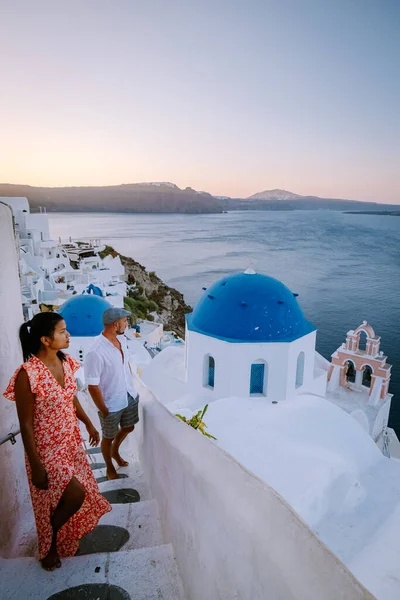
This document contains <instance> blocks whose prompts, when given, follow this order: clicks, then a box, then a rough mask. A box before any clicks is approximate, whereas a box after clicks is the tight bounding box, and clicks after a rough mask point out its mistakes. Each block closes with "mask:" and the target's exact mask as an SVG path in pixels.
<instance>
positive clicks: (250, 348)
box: [186, 331, 322, 401]
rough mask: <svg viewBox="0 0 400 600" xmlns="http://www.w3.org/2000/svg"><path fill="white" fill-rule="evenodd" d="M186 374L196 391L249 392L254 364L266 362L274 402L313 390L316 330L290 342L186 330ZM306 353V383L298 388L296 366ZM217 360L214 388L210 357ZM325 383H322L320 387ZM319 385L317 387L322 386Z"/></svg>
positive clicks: (224, 394) (214, 395)
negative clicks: (250, 340) (227, 338)
mask: <svg viewBox="0 0 400 600" xmlns="http://www.w3.org/2000/svg"><path fill="white" fill-rule="evenodd" d="M186 344H187V346H188V351H187V376H188V382H189V386H190V388H191V389H192V390H193V392H194V393H202V394H206V395H207V394H208V395H209V396H210V399H211V398H214V399H216V398H223V397H227V396H244V397H246V396H249V395H250V370H251V365H252V364H253V363H255V362H257V361H260V360H261V361H264V362H265V363H266V367H265V371H266V375H265V387H264V394H263V395H265V396H266V397H267V398H269V399H271V400H275V401H280V400H284V399H285V398H288V397H290V396H292V395H293V394H295V393H296V392H299V393H304V391H315V390H314V386H313V383H314V363H315V332H312V333H310V334H308V335H306V336H304V337H302V338H300V339H298V340H295V341H294V342H291V343H283V342H271V343H249V344H247V343H230V342H226V341H223V340H219V339H216V338H213V337H210V336H206V335H202V334H199V333H197V332H194V331H187V332H186ZM301 352H304V374H303V383H302V385H301V386H299V387H297V388H296V365H297V360H298V357H299V354H300V353H301ZM208 356H211V357H212V358H213V359H214V361H215V375H214V388H213V389H211V388H210V387H209V386H207V371H208V365H207V357H208ZM320 387H322V386H319V388H320ZM319 388H318V389H319Z"/></svg>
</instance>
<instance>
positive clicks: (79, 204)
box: [0, 182, 223, 214]
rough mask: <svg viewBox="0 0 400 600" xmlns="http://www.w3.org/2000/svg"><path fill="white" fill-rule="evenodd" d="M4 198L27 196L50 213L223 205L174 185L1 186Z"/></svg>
mask: <svg viewBox="0 0 400 600" xmlns="http://www.w3.org/2000/svg"><path fill="white" fill-rule="evenodd" d="M0 196H26V198H28V200H29V204H30V206H31V208H32V209H33V210H38V209H39V206H44V207H46V210H47V211H49V212H66V211H68V212H70V211H74V212H89V211H97V212H129V213H130V212H133V213H191V214H193V213H194V214H196V213H220V212H222V210H223V208H222V203H221V201H220V200H218V199H216V198H214V197H213V196H212V195H211V194H208V193H207V192H196V190H193V189H192V188H190V187H187V188H185V189H184V190H182V189H180V188H179V187H178V186H177V185H175V184H174V183H169V182H151V183H127V184H122V185H113V186H104V187H103V186H102V187H98V186H87V187H53V188H50V187H33V186H30V185H14V184H8V183H0Z"/></svg>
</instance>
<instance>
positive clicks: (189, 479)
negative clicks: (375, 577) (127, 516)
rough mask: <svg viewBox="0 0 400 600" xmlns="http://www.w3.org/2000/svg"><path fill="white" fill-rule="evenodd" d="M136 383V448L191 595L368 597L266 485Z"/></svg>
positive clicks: (199, 598)
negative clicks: (138, 408)
mask: <svg viewBox="0 0 400 600" xmlns="http://www.w3.org/2000/svg"><path fill="white" fill-rule="evenodd" d="M136 384H137V386H138V388H139V392H140V396H141V411H142V414H141V421H140V424H139V426H138V427H137V429H136V430H135V432H136V440H137V442H138V447H139V453H140V456H141V460H142V461H143V465H144V467H145V471H146V474H147V477H148V480H149V483H150V486H151V489H152V493H153V496H154V497H155V498H156V499H157V501H158V503H159V507H160V516H161V522H162V527H163V532H164V535H165V539H166V540H168V541H171V542H172V544H173V546H174V551H175V554H176V557H177V563H178V566H179V570H180V575H181V578H182V580H183V583H184V586H185V588H186V593H187V596H188V597H189V598H191V600H204V599H205V598H207V599H210V600H211V599H216V598H218V599H219V600H231V598H232V590H234V591H235V597H238V598H241V599H242V600H264V599H265V598H268V599H269V600H322V599H323V600H338V598H339V596H340V599H341V600H358V599H364V600H367V599H368V600H373V596H372V595H371V594H370V593H369V592H368V591H367V590H365V588H363V586H362V585H361V584H360V583H359V582H358V581H357V580H356V579H355V578H354V577H353V575H352V574H351V573H350V572H349V571H348V570H347V568H346V567H345V566H344V565H343V564H342V563H341V562H340V560H339V559H338V558H337V557H335V556H334V555H333V554H332V553H331V552H330V551H329V550H328V549H327V548H326V547H325V546H324V544H323V543H322V542H321V541H320V540H319V539H318V538H317V537H316V536H315V535H314V534H313V533H312V531H311V530H310V529H309V528H308V527H307V526H306V525H305V524H304V522H303V521H302V520H301V519H300V518H299V517H298V515H297V514H296V513H295V512H294V511H293V510H292V509H291V508H290V507H289V506H288V505H287V504H286V502H285V501H284V500H283V499H282V498H281V497H280V496H279V495H278V494H277V493H276V492H275V491H274V490H273V489H272V488H270V487H269V486H268V485H266V484H265V483H264V482H262V481H261V480H260V479H258V478H257V477H256V476H254V475H253V474H252V473H250V472H248V471H246V469H245V468H244V467H242V466H241V465H240V464H239V463H237V462H236V461H235V460H234V459H233V458H232V457H231V456H230V455H229V454H227V453H226V452H224V451H223V450H221V449H220V448H218V447H217V446H216V445H215V444H214V443H213V442H211V441H209V440H207V439H206V438H203V437H202V436H201V435H200V434H199V433H197V432H195V431H194V430H193V429H191V428H190V427H188V426H187V425H185V424H183V423H181V422H180V421H179V420H178V419H176V417H174V416H173V415H172V414H171V413H169V412H168V410H167V409H166V408H165V407H164V406H162V405H161V404H160V403H159V402H158V401H157V399H156V398H155V397H154V396H153V394H151V392H150V391H149V390H148V389H147V388H146V387H145V386H144V385H143V383H142V382H140V381H139V380H137V381H136ZM232 524H233V525H232ZM216 532H218V534H217V535H216Z"/></svg>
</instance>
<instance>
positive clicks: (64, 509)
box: [4, 312, 111, 571]
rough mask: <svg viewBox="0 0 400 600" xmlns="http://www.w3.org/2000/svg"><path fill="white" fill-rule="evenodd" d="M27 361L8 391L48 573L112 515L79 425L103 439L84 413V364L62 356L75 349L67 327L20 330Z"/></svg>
mask: <svg viewBox="0 0 400 600" xmlns="http://www.w3.org/2000/svg"><path fill="white" fill-rule="evenodd" d="M19 335H20V340H21V345H22V351H23V355H24V361H25V362H24V364H23V365H21V366H20V367H19V368H18V369H17V370H16V372H15V373H14V375H13V377H12V378H11V380H10V383H9V385H8V387H7V390H6V391H5V393H4V395H5V396H6V398H8V399H9V400H15V401H16V405H17V412H18V418H19V422H20V427H21V435H22V440H23V443H24V447H25V458H26V470H27V474H28V480H29V487H30V492H31V498H32V505H33V511H34V515H35V521H36V529H37V533H38V541H39V559H40V560H41V563H42V566H43V568H44V569H46V570H49V571H52V570H54V569H55V568H56V567H60V566H61V561H60V556H61V557H64V556H73V555H74V554H75V553H76V552H77V550H78V548H79V540H80V538H81V537H83V536H84V535H86V534H87V533H89V532H90V531H91V530H92V529H94V527H96V525H97V522H98V521H99V519H100V517H101V516H102V515H104V514H105V513H106V512H108V511H110V510H111V506H110V504H109V503H108V502H107V500H106V499H105V498H104V497H103V496H102V495H101V494H100V491H99V488H98V485H97V482H96V479H95V478H94V476H93V473H92V470H91V469H90V465H89V462H88V460H87V458H86V455H85V452H84V449H83V446H82V437H81V433H80V430H79V426H78V420H77V419H80V421H82V422H83V423H84V424H85V426H86V429H87V432H88V435H89V443H90V445H91V446H97V444H98V443H99V433H98V432H97V430H96V429H95V427H94V426H93V424H92V422H91V421H90V419H89V417H88V416H87V415H86V413H85V411H84V410H83V408H82V407H81V405H80V403H79V401H78V399H77V397H76V392H77V385H76V380H75V377H74V373H75V371H76V370H77V369H79V363H78V361H76V360H75V359H74V358H72V357H70V356H68V355H66V354H64V353H63V352H62V350H63V349H65V348H68V346H69V334H68V332H67V330H66V325H65V321H64V320H63V318H62V317H61V316H60V315H58V314H57V313H51V312H48V313H39V314H37V315H36V316H35V317H33V319H32V320H31V321H29V322H28V323H24V324H23V325H22V326H21V328H20V334H19Z"/></svg>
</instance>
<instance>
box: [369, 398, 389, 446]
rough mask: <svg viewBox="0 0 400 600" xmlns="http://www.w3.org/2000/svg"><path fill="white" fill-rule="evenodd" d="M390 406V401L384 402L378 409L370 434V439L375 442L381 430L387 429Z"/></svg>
mask: <svg viewBox="0 0 400 600" xmlns="http://www.w3.org/2000/svg"><path fill="white" fill-rule="evenodd" d="M390 404H391V399H390V400H386V402H384V403H383V404H382V407H381V408H380V409H379V412H378V414H377V415H376V418H375V422H374V424H373V427H372V432H371V437H372V439H373V440H376V439H377V438H378V437H379V436H380V435H381V434H382V432H383V430H384V429H386V427H387V424H388V421H389V412H390Z"/></svg>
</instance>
